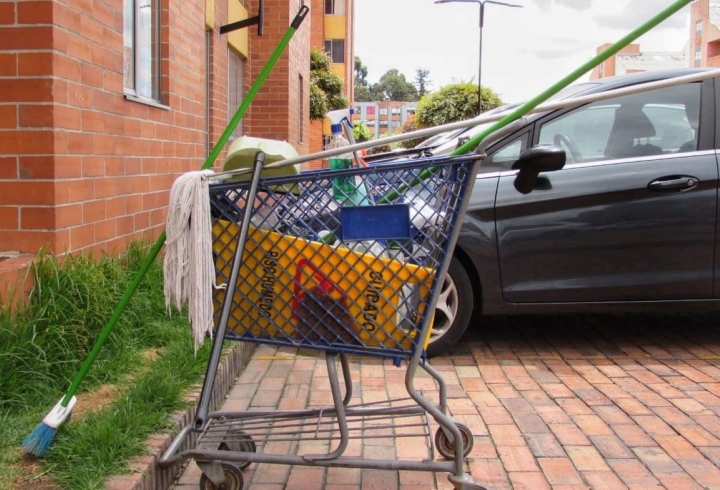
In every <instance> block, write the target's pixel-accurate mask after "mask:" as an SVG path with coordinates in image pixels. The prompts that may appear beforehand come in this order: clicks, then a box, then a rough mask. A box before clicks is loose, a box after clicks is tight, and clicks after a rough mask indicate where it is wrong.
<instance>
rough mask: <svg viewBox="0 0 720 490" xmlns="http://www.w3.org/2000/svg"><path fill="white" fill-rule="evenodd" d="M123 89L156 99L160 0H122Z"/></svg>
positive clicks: (158, 88)
mask: <svg viewBox="0 0 720 490" xmlns="http://www.w3.org/2000/svg"><path fill="white" fill-rule="evenodd" d="M123 11H124V20H123V45H124V52H123V84H124V87H125V92H126V93H127V94H130V95H134V96H136V97H141V98H146V99H151V100H155V101H160V0H124V6H123Z"/></svg>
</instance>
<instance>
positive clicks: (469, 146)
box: [382, 0, 692, 202]
mask: <svg viewBox="0 0 720 490" xmlns="http://www.w3.org/2000/svg"><path fill="white" fill-rule="evenodd" d="M691 1H692V0H677V1H675V2H673V3H672V4H671V5H669V6H668V7H667V8H665V9H664V10H662V11H661V12H660V13H658V14H657V15H655V16H654V17H653V18H651V19H650V20H648V21H647V22H645V23H644V24H642V25H641V26H640V27H638V28H636V29H635V30H633V31H632V32H630V33H629V34H627V35H626V36H625V37H623V38H622V39H620V40H619V41H617V42H616V43H615V44H613V45H611V46H610V47H608V48H606V49H605V50H603V51H602V52H600V53H599V54H597V55H596V56H595V57H593V58H591V59H590V60H588V61H587V62H585V63H583V64H582V65H581V66H580V67H578V68H577V69H576V70H574V71H573V72H572V73H570V74H568V75H567V76H565V77H564V78H562V79H561V80H559V81H558V82H556V83H555V84H554V85H552V86H551V87H550V88H548V89H546V90H545V91H544V92H542V93H541V94H539V95H537V96H536V97H534V98H532V99H530V100H529V101H527V102H525V103H524V104H522V105H521V106H519V107H518V108H517V109H515V110H513V111H512V112H511V113H510V114H508V115H506V116H505V117H503V118H502V119H500V120H499V121H497V122H495V123H494V124H493V125H492V126H490V127H489V128H487V129H486V130H485V131H483V132H481V133H480V134H478V135H477V136H475V137H474V138H472V139H471V140H469V141H468V142H467V143H465V144H464V145H462V146H461V147H459V148H457V149H455V150H454V151H453V152H452V153H450V156H458V155H464V154H465V153H468V152H470V151H472V150H474V149H475V148H476V147H477V146H478V145H479V144H480V143H481V142H482V141H483V140H484V139H485V138H486V137H487V136H488V135H490V134H491V133H493V132H495V131H497V130H498V129H501V128H503V127H505V126H507V125H508V124H510V123H511V122H513V121H515V120H516V119H518V118H520V117H522V116H524V115H525V114H527V113H528V112H530V111H531V110H533V109H534V108H535V107H537V106H538V105H540V104H542V103H543V102H545V101H546V100H548V99H549V98H550V97H552V96H553V95H555V94H556V93H558V92H559V91H561V90H562V89H564V88H565V87H567V86H568V85H570V84H571V83H573V82H574V81H575V80H577V79H578V78H580V77H581V76H582V75H584V74H585V73H587V72H588V71H590V70H592V69H593V68H595V67H596V66H597V65H599V64H600V63H602V62H603V61H605V60H606V59H608V58H610V57H611V56H612V55H614V54H617V53H618V52H619V51H620V50H621V49H623V48H624V47H625V46H627V45H628V44H630V43H631V42H633V41H634V40H636V39H637V38H638V37H640V36H642V35H643V34H645V33H646V32H648V31H649V30H650V29H652V28H653V27H655V26H657V25H658V24H660V23H661V22H663V21H664V20H666V19H667V18H668V17H670V16H671V15H673V14H674V13H676V12H677V11H678V10H680V9H681V8H683V7H684V6H685V5H687V4H689V3H690V2H691ZM436 171H437V167H429V168H426V169H424V170H423V171H422V172H420V173H419V174H418V176H417V177H416V181H417V182H418V183H419V182H421V181H423V180H426V179H427V178H428V177H430V176H432V174H433V173H435V172H436ZM412 185H417V184H416V182H411V183H409V184H406V185H405V188H407V186H412ZM404 190H405V189H404V188H403V187H402V186H401V187H400V188H398V189H397V190H392V191H390V192H388V194H387V195H386V196H384V197H383V198H382V202H392V201H394V200H395V199H397V198H398V197H399V195H400V193H401V192H402V191H404Z"/></svg>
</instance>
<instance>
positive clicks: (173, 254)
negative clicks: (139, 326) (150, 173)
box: [163, 170, 217, 353]
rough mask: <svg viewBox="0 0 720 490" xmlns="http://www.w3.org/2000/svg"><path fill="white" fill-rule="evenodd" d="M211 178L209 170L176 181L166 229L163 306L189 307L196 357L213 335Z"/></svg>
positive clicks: (213, 273)
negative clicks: (209, 178)
mask: <svg viewBox="0 0 720 490" xmlns="http://www.w3.org/2000/svg"><path fill="white" fill-rule="evenodd" d="M212 174H213V171H212V170H201V171H198V172H188V173H186V174H184V175H181V176H180V177H178V179H177V180H176V181H175V183H174V184H173V186H172V188H171V189H170V205H169V208H168V216H167V225H166V227H165V230H166V233H167V239H166V241H165V260H164V262H163V276H164V293H165V306H166V307H167V308H168V309H169V307H170V305H173V306H175V307H176V308H178V309H182V307H183V305H184V304H185V303H187V304H188V317H189V318H188V319H189V320H190V324H191V326H192V330H193V336H194V338H195V353H197V350H198V348H199V347H200V346H201V345H202V343H203V340H204V339H205V336H206V335H210V336H212V332H213V302H212V290H213V287H216V288H217V284H216V283H215V264H214V263H213V256H212V224H211V221H210V198H209V190H208V189H209V182H208V179H207V177H208V176H210V175H212Z"/></svg>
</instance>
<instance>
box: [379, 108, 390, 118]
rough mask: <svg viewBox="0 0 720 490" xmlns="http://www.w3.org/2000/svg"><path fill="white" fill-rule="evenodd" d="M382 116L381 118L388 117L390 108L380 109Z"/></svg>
mask: <svg viewBox="0 0 720 490" xmlns="http://www.w3.org/2000/svg"><path fill="white" fill-rule="evenodd" d="M380 115H381V116H387V115H388V108H387V107H381V108H380Z"/></svg>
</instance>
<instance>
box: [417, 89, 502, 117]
mask: <svg viewBox="0 0 720 490" xmlns="http://www.w3.org/2000/svg"><path fill="white" fill-rule="evenodd" d="M477 97H478V90H477V85H474V84H472V83H456V84H452V85H446V86H445V87H443V88H441V89H440V90H439V91H438V92H433V93H431V94H429V95H426V96H425V97H423V98H422V100H421V101H420V103H419V104H418V106H417V109H415V120H416V124H417V125H418V127H420V128H426V127H430V126H439V125H440V124H446V123H449V122H454V121H462V120H464V119H470V118H472V117H475V116H477V103H478V99H477ZM502 103H503V102H502V100H500V97H499V96H498V95H497V94H496V93H495V92H493V91H492V90H490V89H489V88H487V87H483V88H482V112H485V111H489V110H490V109H494V108H495V107H498V106H500V105H502Z"/></svg>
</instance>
